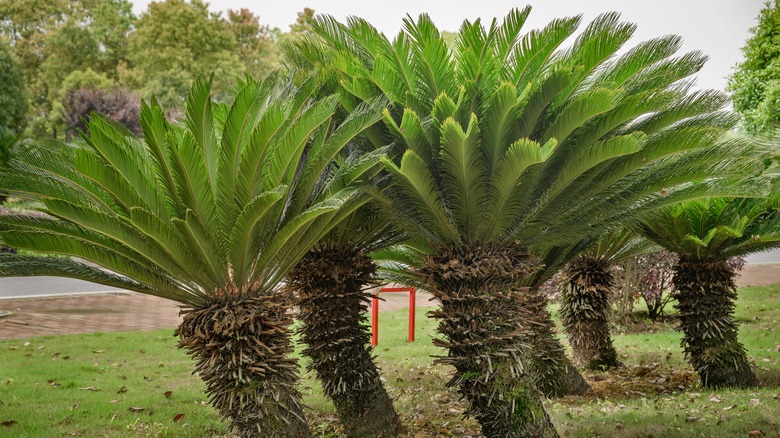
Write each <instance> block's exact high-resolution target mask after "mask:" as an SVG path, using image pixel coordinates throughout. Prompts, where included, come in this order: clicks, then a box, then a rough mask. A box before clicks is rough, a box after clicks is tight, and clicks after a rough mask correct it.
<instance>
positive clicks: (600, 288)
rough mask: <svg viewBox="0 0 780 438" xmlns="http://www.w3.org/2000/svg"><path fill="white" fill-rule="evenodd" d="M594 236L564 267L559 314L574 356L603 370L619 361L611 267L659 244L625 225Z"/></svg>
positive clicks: (584, 364)
mask: <svg viewBox="0 0 780 438" xmlns="http://www.w3.org/2000/svg"><path fill="white" fill-rule="evenodd" d="M593 240H594V242H593V243H592V244H590V245H587V246H586V247H585V248H584V249H583V250H582V251H581V252H580V253H579V254H577V255H576V256H575V257H574V258H573V259H571V261H570V262H569V263H568V264H567V265H566V267H565V268H564V270H565V271H564V272H565V275H566V285H565V286H564V289H563V296H562V302H561V310H560V316H561V321H562V322H563V327H564V331H565V332H566V335H567V337H568V339H569V344H570V345H571V347H572V350H573V353H574V357H575V359H577V361H578V362H579V364H580V365H583V366H585V367H587V368H589V369H593V370H600V369H604V368H611V367H616V366H618V365H619V364H620V361H619V360H618V356H617V351H616V350H615V347H614V346H613V345H612V336H611V335H610V330H609V325H610V320H611V319H612V302H611V300H610V296H611V295H612V292H613V290H612V289H613V287H614V275H613V273H612V268H613V266H614V265H615V264H616V263H619V262H620V261H622V260H625V259H627V258H630V257H636V256H638V255H642V254H647V253H650V252H653V251H657V250H658V247H656V246H654V245H653V244H651V243H650V242H648V241H647V240H645V239H643V238H641V237H639V236H637V235H636V234H633V233H631V232H630V231H628V230H627V229H625V228H619V229H617V230H615V231H612V232H610V233H607V234H606V235H604V236H601V237H600V238H598V239H597V240H596V239H593ZM569 253H571V251H569Z"/></svg>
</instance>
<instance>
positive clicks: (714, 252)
mask: <svg viewBox="0 0 780 438" xmlns="http://www.w3.org/2000/svg"><path fill="white" fill-rule="evenodd" d="M778 189H780V185H778V180H774V181H772V182H771V184H770V185H768V186H765V187H758V188H757V187H748V188H747V189H746V192H748V193H743V194H742V195H743V196H746V195H747V196H750V197H731V198H723V197H721V198H705V199H696V200H692V201H688V202H683V203H680V204H678V205H674V206H671V207H667V208H664V209H660V210H657V211H654V212H651V213H649V214H647V215H646V216H644V217H642V218H641V220H640V221H639V222H638V225H637V227H636V228H637V230H638V231H639V232H641V233H642V234H643V235H645V236H646V237H647V238H648V239H650V240H652V241H654V242H655V243H656V244H658V245H660V246H663V247H664V248H666V249H668V250H669V251H672V252H675V253H677V254H679V255H681V256H685V257H688V258H693V259H698V260H708V259H727V258H730V257H736V256H745V255H748V254H750V253H753V252H759V251H766V250H770V249H773V248H778V247H780V190H778Z"/></svg>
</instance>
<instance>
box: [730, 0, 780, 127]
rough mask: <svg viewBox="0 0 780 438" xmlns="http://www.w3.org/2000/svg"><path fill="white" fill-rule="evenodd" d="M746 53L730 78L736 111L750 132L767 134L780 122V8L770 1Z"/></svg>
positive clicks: (744, 48)
mask: <svg viewBox="0 0 780 438" xmlns="http://www.w3.org/2000/svg"><path fill="white" fill-rule="evenodd" d="M751 33H752V36H751V37H750V39H748V40H747V42H746V43H745V47H743V48H742V52H743V53H744V55H745V59H744V61H742V62H741V63H740V64H738V65H737V66H736V69H735V71H734V73H733V74H732V75H731V76H730V77H729V83H728V90H729V91H731V92H732V96H731V97H732V100H733V101H734V110H735V111H737V112H738V113H739V114H740V115H741V116H742V122H743V127H744V129H745V130H746V131H747V132H748V133H752V134H758V133H765V132H767V131H769V130H772V129H775V128H777V127H778V123H780V6H778V3H777V1H775V2H774V3H771V2H767V3H766V4H765V6H764V8H763V9H762V10H761V13H760V15H759V16H758V24H757V25H756V26H755V27H754V28H752V29H751Z"/></svg>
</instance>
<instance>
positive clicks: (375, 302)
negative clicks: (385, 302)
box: [371, 287, 417, 347]
mask: <svg viewBox="0 0 780 438" xmlns="http://www.w3.org/2000/svg"><path fill="white" fill-rule="evenodd" d="M380 292H409V334H408V335H407V339H408V341H409V342H414V316H415V306H416V304H417V288H414V287H383V288H382V289H380V290H379V291H378V292H374V295H373V297H372V299H371V346H372V347H376V346H377V344H379V293H380Z"/></svg>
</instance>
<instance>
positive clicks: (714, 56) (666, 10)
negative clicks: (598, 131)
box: [132, 0, 764, 89]
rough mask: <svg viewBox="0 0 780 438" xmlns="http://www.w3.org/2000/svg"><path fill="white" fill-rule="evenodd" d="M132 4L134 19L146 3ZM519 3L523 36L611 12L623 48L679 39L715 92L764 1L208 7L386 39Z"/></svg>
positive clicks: (296, 1) (419, 0) (301, 2)
mask: <svg viewBox="0 0 780 438" xmlns="http://www.w3.org/2000/svg"><path fill="white" fill-rule="evenodd" d="M132 2H133V4H134V9H135V12H136V14H139V15H140V14H141V13H142V12H144V11H145V10H146V7H147V5H148V4H149V3H150V0H132ZM525 4H530V5H531V6H532V7H533V9H532V12H531V15H530V17H529V19H528V22H527V23H526V25H525V29H534V28H538V27H543V26H544V25H545V24H546V23H547V22H549V21H550V20H551V19H553V18H558V17H563V16H570V15H576V14H583V16H584V21H583V22H584V23H586V22H589V21H590V20H592V19H593V18H595V17H596V16H597V15H598V14H599V13H601V12H606V11H619V12H621V13H622V17H623V19H624V20H626V21H631V22H634V23H636V24H637V25H638V29H637V31H636V33H635V35H634V39H633V40H632V42H629V44H632V43H636V42H639V41H643V40H646V39H650V38H653V37H656V36H661V35H666V34H677V35H681V36H682V37H683V38H684V39H685V45H684V46H683V50H685V51H688V50H701V51H703V52H704V53H706V54H707V55H709V57H710V61H709V62H708V63H707V65H706V66H705V67H704V69H703V70H702V71H701V72H700V73H699V75H698V86H699V87H701V88H718V89H723V88H724V87H725V86H726V79H725V77H726V75H728V74H729V73H730V72H731V70H732V68H733V67H734V65H735V64H736V63H738V62H739V61H740V60H741V58H742V53H741V51H740V49H741V48H742V46H743V45H744V43H745V40H746V39H747V38H748V36H749V33H748V30H749V29H750V28H751V27H753V26H755V24H756V17H757V16H758V12H759V11H760V10H761V7H762V6H763V4H764V0H654V1H649V0H634V1H631V0H628V1H626V0H589V1H584V0H547V1H530V2H522V1H519V2H518V1H509V0H469V1H464V0H450V1H441V0H438V1H423V0H391V1H387V0H380V1H376V0H340V1H325V0H275V1H266V0H263V1H238V0H226V1H214V2H211V6H210V8H211V10H213V11H225V10H227V9H239V8H242V7H244V8H248V9H250V10H251V11H252V12H253V13H255V14H256V15H257V16H259V17H260V21H261V23H263V24H268V25H270V26H272V27H278V28H279V29H281V30H283V31H287V30H289V25H290V23H292V22H294V21H295V17H296V14H297V12H299V11H301V10H303V8H305V7H309V8H312V9H314V10H315V12H317V13H322V14H330V15H333V16H335V17H336V18H338V19H339V20H343V19H344V18H346V17H347V16H350V15H356V16H359V17H363V18H365V19H367V20H368V21H369V22H371V23H372V24H373V25H374V26H376V27H377V28H378V29H379V30H380V31H382V32H384V33H385V34H387V35H388V36H393V35H395V34H396V33H397V32H398V30H399V29H400V27H401V20H402V19H403V17H405V16H406V14H410V15H412V16H414V17H416V16H417V15H418V14H420V13H422V12H425V13H428V14H429V15H430V16H431V17H432V18H433V20H434V23H436V25H437V26H438V27H439V29H440V30H449V31H456V30H457V29H458V27H460V24H461V23H462V22H463V20H464V19H469V20H473V19H475V18H482V19H483V21H485V20H488V22H489V20H491V19H492V18H493V17H499V20H500V19H501V17H503V16H505V15H506V13H507V11H509V9H511V8H513V7H518V6H520V7H522V6H523V5H525ZM583 27H584V25H583V26H580V29H582V28H583Z"/></svg>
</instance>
